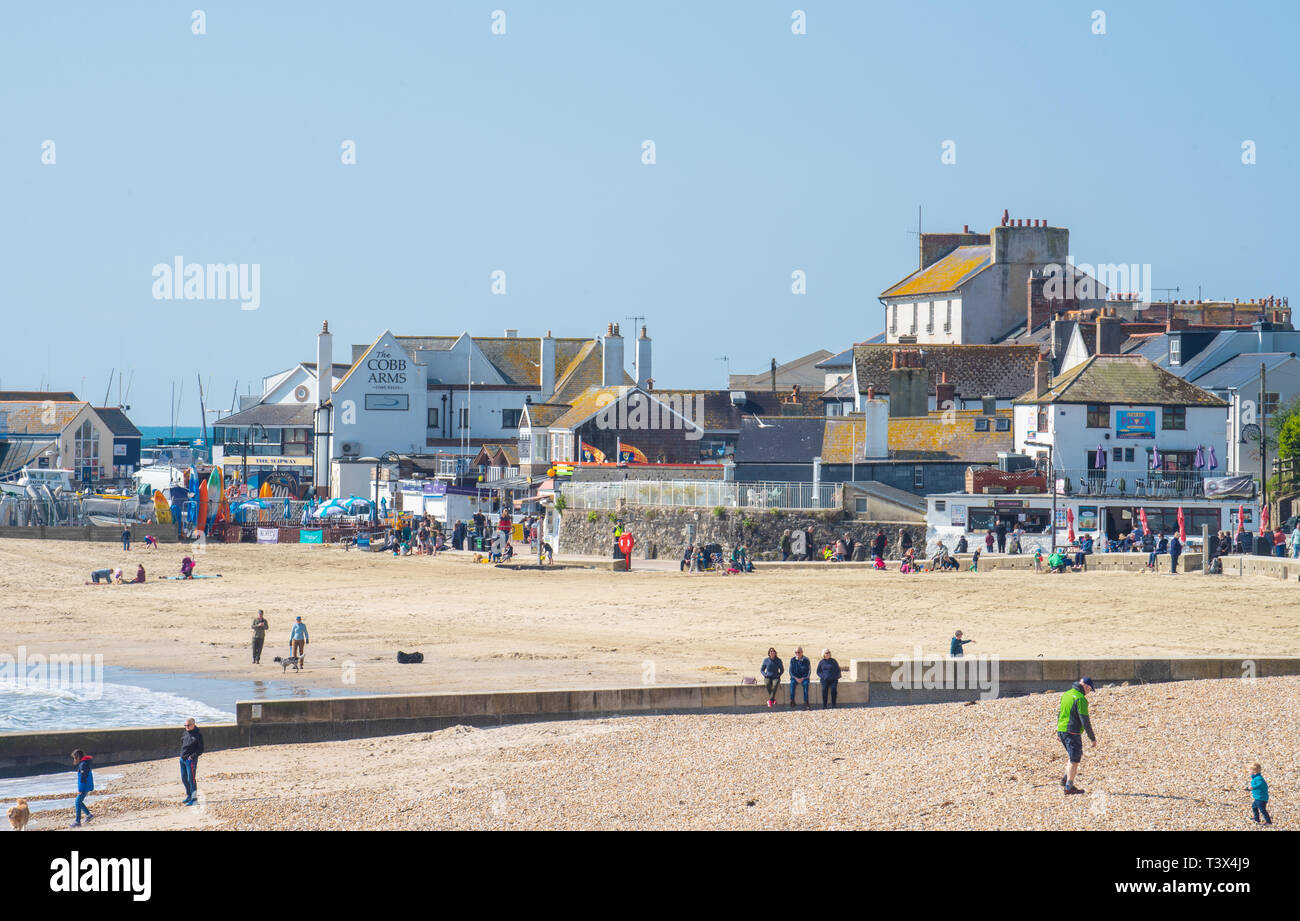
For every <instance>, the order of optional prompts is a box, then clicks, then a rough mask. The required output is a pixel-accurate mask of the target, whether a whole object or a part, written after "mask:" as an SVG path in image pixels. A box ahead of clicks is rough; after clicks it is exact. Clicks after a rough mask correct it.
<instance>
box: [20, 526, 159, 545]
mask: <svg viewBox="0 0 1300 921" xmlns="http://www.w3.org/2000/svg"><path fill="white" fill-rule="evenodd" d="M145 534H152V535H153V536H154V537H155V538H157V539H158V542H159V543H160V544H175V543H179V541H178V540H177V538H176V525H174V524H151V525H143V524H133V525H132V526H131V541H132V542H133V543H134V542H136V541H138V542H139V543H140V544H141V545H143V544H144V536H145ZM6 537H12V538H18V539H20V540H93V541H107V542H110V543H120V542H121V540H122V529H121V528H97V527H95V526H94V525H68V526H60V525H50V526H49V527H46V526H45V525H31V526H30V527H25V528H18V527H4V528H0V538H6Z"/></svg>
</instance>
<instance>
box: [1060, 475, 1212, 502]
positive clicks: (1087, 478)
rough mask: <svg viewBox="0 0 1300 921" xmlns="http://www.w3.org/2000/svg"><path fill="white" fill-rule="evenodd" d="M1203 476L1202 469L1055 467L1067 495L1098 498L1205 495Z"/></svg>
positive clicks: (1188, 496) (1161, 497)
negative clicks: (1139, 469)
mask: <svg viewBox="0 0 1300 921" xmlns="http://www.w3.org/2000/svg"><path fill="white" fill-rule="evenodd" d="M1205 477H1206V472H1205V471H1202V470H1142V471H1132V470H1129V471H1124V472H1118V471H1112V470H1083V469H1079V468H1077V467H1072V468H1069V469H1062V468H1060V467H1058V468H1057V469H1056V479H1057V480H1064V481H1065V494H1066V495H1070V496H1083V497H1093V496H1095V497H1097V498H1106V497H1116V498H1145V499H1191V498H1195V497H1196V496H1201V495H1204V493H1205V485H1204V481H1205Z"/></svg>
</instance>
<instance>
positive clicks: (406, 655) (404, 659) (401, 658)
mask: <svg viewBox="0 0 1300 921" xmlns="http://www.w3.org/2000/svg"><path fill="white" fill-rule="evenodd" d="M397 661H398V662H399V663H401V664H402V665H419V664H420V663H421V662H423V661H424V653H422V652H402V651H401V650H400V649H399V650H398V651H397Z"/></svg>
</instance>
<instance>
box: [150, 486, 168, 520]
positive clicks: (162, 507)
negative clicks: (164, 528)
mask: <svg viewBox="0 0 1300 921" xmlns="http://www.w3.org/2000/svg"><path fill="white" fill-rule="evenodd" d="M153 509H154V514H155V516H156V517H157V519H158V523H159V524H171V523H172V510H171V508H170V507H169V506H168V505H167V497H166V496H164V495H163V494H162V490H161V489H155V490H154V491H153Z"/></svg>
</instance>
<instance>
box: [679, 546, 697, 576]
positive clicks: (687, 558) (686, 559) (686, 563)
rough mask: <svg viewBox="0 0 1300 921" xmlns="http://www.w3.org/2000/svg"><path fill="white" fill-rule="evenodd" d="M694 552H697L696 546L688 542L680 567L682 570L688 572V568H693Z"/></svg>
mask: <svg viewBox="0 0 1300 921" xmlns="http://www.w3.org/2000/svg"><path fill="white" fill-rule="evenodd" d="M694 553H695V547H694V546H692V545H691V544H687V545H686V549H685V550H684V551H683V552H682V565H681V569H680V571H681V572H686V570H688V569H690V568H691V556H692V555H693V554H694Z"/></svg>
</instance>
